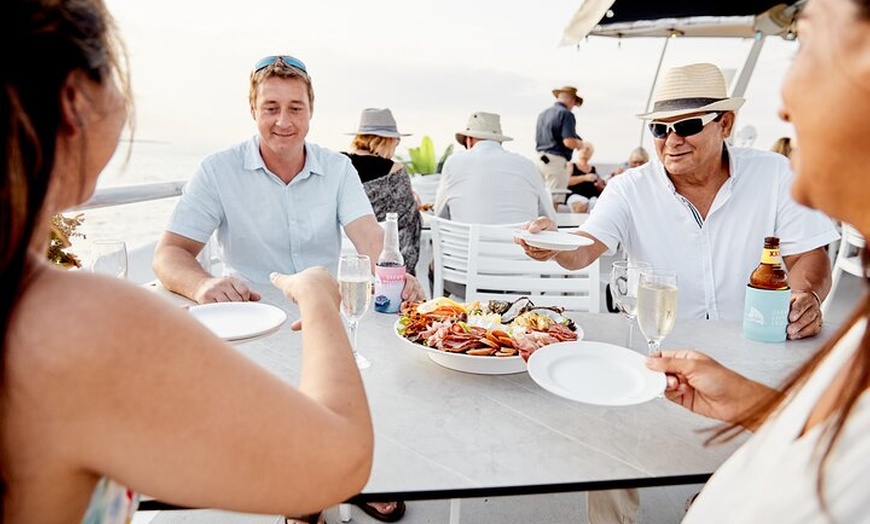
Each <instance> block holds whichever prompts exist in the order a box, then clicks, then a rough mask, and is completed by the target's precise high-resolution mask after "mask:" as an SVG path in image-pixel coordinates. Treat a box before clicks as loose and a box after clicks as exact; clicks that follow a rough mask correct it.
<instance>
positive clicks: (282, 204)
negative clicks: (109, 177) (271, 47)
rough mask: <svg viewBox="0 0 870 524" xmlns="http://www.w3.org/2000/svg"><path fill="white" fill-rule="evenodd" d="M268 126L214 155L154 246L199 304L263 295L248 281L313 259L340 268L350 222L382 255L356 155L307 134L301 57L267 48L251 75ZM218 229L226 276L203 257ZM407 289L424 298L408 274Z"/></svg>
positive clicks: (368, 247)
mask: <svg viewBox="0 0 870 524" xmlns="http://www.w3.org/2000/svg"><path fill="white" fill-rule="evenodd" d="M249 104H250V111H251V116H252V117H253V119H254V121H255V122H256V124H257V130H258V133H257V134H256V135H255V136H254V137H253V138H251V139H250V140H247V141H245V142H242V143H240V144H238V145H235V146H233V147H231V148H229V149H226V150H224V151H221V152H218V153H216V154H213V155H211V156H209V157H207V158H206V159H205V160H204V161H203V162H202V164H201V165H200V167H199V169H198V170H197V172H196V173H194V175H193V177H191V179H190V181H188V182H187V184H186V185H185V187H184V193H183V194H182V196H181V199H180V200H179V201H178V204H177V205H176V208H175V210H174V212H173V214H172V217H171V218H170V221H169V225H168V226H167V228H166V231H165V232H164V233H163V235H162V237H161V239H160V241H159V243H158V245H157V249H156V250H155V253H154V270H155V273H156V274H157V276H158V278H160V281H161V282H162V283H163V285H164V286H166V287H167V288H168V289H170V290H172V291H174V292H176V293H179V294H181V295H184V296H186V297H188V298H191V299H193V300H195V301H197V302H199V303H205V302H225V301H247V300H258V299H259V296H258V295H257V294H256V293H254V292H252V291H251V290H250V289H249V288H248V286H247V284H246V283H245V282H260V283H262V282H269V273H270V272H272V271H278V272H281V273H287V274H293V273H296V272H298V271H302V270H303V269H306V268H308V267H311V266H325V267H327V268H329V269H331V270H332V271H333V273H334V272H335V271H336V269H337V267H338V258H339V254H340V251H341V229H342V228H344V231H345V232H346V233H347V236H348V237H349V238H350V239H351V241H352V242H353V244H354V246H355V247H356V249H357V251H359V252H360V253H364V254H366V255H369V256H370V257H371V258H372V260H377V258H378V254H379V253H380V251H381V249H382V247H383V230H382V229H381V227H380V226H379V225H378V223H377V221H376V220H375V216H374V214H373V213H372V206H371V204H370V203H369V199H368V197H367V196H366V193H365V191H364V190H363V186H362V182H360V179H359V176H358V175H357V173H356V171H355V170H354V168H353V166H352V165H351V161H350V159H348V158H347V157H346V156H344V155H341V154H339V153H336V152H333V151H329V150H327V149H325V148H322V147H320V146H318V145H316V144H312V143H310V142H308V141H306V140H305V137H306V136H307V134H308V128H309V123H310V120H311V116H312V112H313V106H314V92H313V90H312V87H311V78H310V77H309V75H308V72H307V70H306V68H305V64H303V63H302V62H301V61H300V60H299V59H297V58H294V57H292V56H286V55H284V56H267V57H265V58H263V59H261V60H259V61H258V62H257V63H256V64H255V65H254V68H253V70H252V71H251V75H250V92H249ZM215 231H216V232H217V240H218V243H219V245H220V248H221V254H222V261H223V263H224V275H223V276H213V275H211V274H210V273H209V272H207V271H206V270H205V269H204V268H203V267H202V266H201V265H200V264H199V263H198V262H197V260H196V258H195V257H196V256H197V254H198V253H199V252H200V251H201V250H202V248H203V247H204V246H205V244H206V242H207V241H208V240H209V238H210V237H211V235H212V233H214V232H215ZM403 296H404V297H405V298H406V299H409V300H417V299H422V298H424V295H423V292H422V288H421V287H420V284H419V283H418V282H417V280H416V279H415V278H414V277H413V276H411V275H408V277H407V282H406V286H405V292H404V293H403Z"/></svg>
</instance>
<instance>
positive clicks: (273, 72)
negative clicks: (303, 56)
mask: <svg viewBox="0 0 870 524" xmlns="http://www.w3.org/2000/svg"><path fill="white" fill-rule="evenodd" d="M273 77H278V78H298V79H299V80H302V82H303V83H304V84H305V87H306V89H307V90H308V105H309V106H310V107H311V110H312V111H313V110H314V87H313V86H312V85H311V77H310V76H308V73H306V72H305V71H303V70H301V69H297V68H295V67H293V66H291V65H289V64H287V62H285V61H284V60H282V59H281V58H277V59H276V60H275V61H274V62H272V63H271V64H269V65H267V66H266V67H264V68H263V69H260V70H259V71H252V72H251V80H250V89H249V91H248V102H249V103H250V104H251V111H253V110H254V109H256V107H257V89H258V88H259V87H260V84H262V83H263V82H265V81H266V79H268V78H273Z"/></svg>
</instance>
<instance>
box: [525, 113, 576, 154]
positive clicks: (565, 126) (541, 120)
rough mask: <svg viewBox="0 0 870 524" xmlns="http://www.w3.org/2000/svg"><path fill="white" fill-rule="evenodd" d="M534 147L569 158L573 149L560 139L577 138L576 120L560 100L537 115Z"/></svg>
mask: <svg viewBox="0 0 870 524" xmlns="http://www.w3.org/2000/svg"><path fill="white" fill-rule="evenodd" d="M535 129H536V130H535V142H536V144H537V145H536V146H535V149H536V150H537V151H541V152H544V153H550V154H553V155H558V156H561V157H563V158H565V160H571V154H572V153H573V151H572V150H571V149H570V148H568V147H565V144H564V143H563V142H562V140H564V139H566V138H577V139H579V138H580V137H579V136H577V120H576V119H575V118H574V113H572V112H571V110H570V109H568V106H566V105H565V104H563V103H562V102H556V103H555V104H553V106H552V107H548V108H547V109H545V110H544V111H543V112H542V113H541V114H540V115H538V124H537V127H536V128H535Z"/></svg>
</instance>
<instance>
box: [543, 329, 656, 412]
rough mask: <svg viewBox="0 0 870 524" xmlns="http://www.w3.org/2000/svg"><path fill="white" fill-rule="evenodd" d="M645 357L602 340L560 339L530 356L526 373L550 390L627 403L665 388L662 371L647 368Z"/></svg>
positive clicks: (611, 403)
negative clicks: (566, 340) (561, 340)
mask: <svg viewBox="0 0 870 524" xmlns="http://www.w3.org/2000/svg"><path fill="white" fill-rule="evenodd" d="M644 359H645V357H644V356H643V355H641V354H640V353H636V352H634V351H632V350H630V349H628V348H624V347H621V346H615V345H613V344H606V343H604V342H589V341H577V342H560V343H558V344H552V345H549V346H544V347H542V348H541V349H539V350H537V351H535V352H534V353H532V356H531V357H529V376H530V377H532V380H534V381H535V382H536V383H537V384H538V385H539V386H541V387H542V388H544V389H546V390H547V391H549V392H550V393H553V394H555V395H558V396H560V397H563V398H567V399H569V400H576V401H577V402H583V403H586V404H597V405H599V406H628V405H631V404H640V403H643V402H646V401H648V400H652V399H654V398H656V397H658V396H659V395H661V394H662V393H663V392H664V391H665V384H666V380H665V375H664V373H659V372H656V371H651V370H649V369H647V367H646V366H645V365H644Z"/></svg>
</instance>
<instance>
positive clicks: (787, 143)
mask: <svg viewBox="0 0 870 524" xmlns="http://www.w3.org/2000/svg"><path fill="white" fill-rule="evenodd" d="M770 150H771V151H773V152H774V153H779V154H780V155H783V156H785V157H791V151H792V146H791V138H789V137H787V136H783V137H780V138H777V139H776V142H774V143H773V147H771V148H770Z"/></svg>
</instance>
